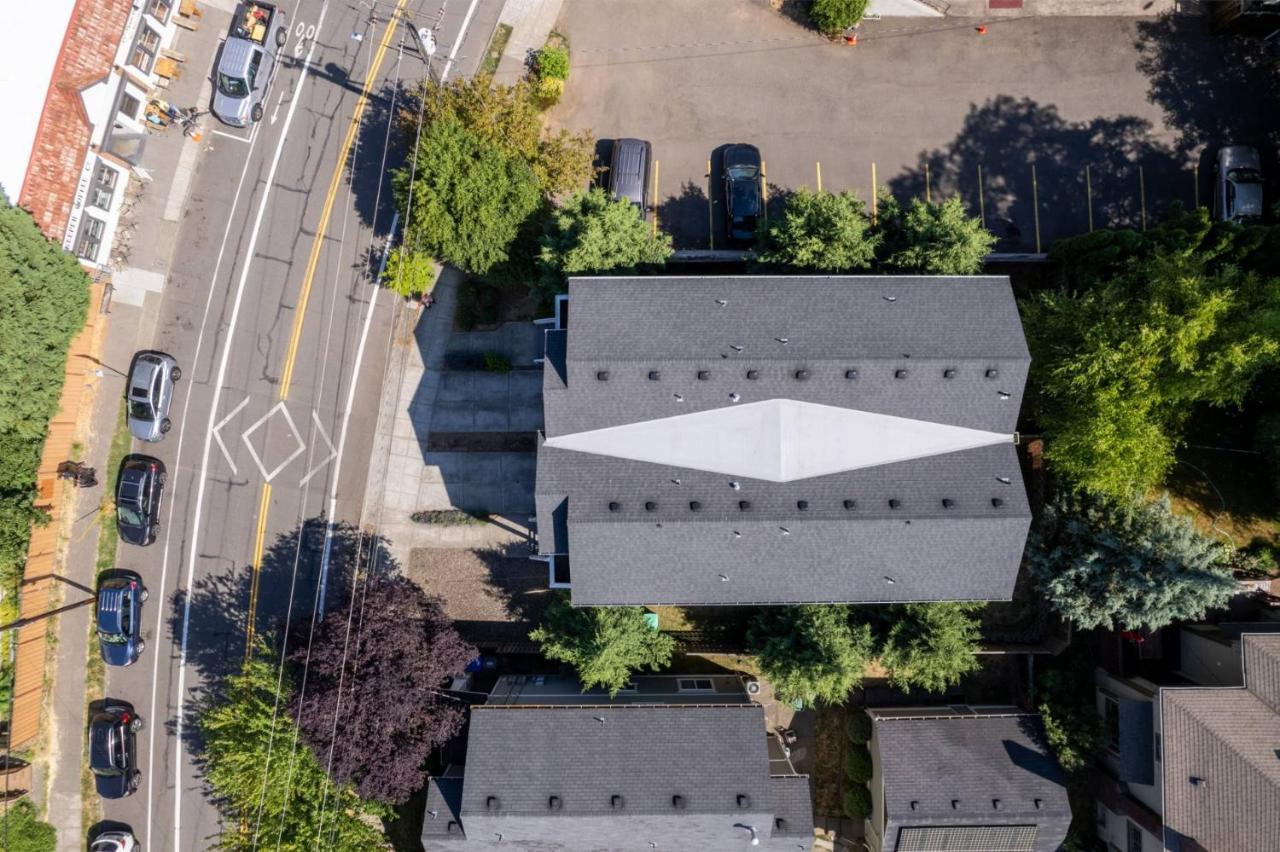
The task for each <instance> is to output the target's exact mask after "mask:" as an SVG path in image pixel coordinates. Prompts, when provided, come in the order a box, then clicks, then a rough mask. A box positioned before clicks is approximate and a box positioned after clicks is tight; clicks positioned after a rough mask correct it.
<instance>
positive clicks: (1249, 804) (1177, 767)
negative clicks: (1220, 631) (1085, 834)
mask: <svg viewBox="0 0 1280 852" xmlns="http://www.w3.org/2000/svg"><path fill="white" fill-rule="evenodd" d="M1243 645H1244V652H1243V653H1244V659H1245V685H1244V687H1242V688H1241V687H1225V688H1187V689H1162V690H1161V691H1160V704H1161V709H1160V712H1161V723H1162V724H1161V727H1162V742H1163V744H1164V745H1163V751H1164V763H1163V775H1164V821H1165V827H1166V832H1168V834H1169V837H1168V838H1167V842H1168V843H1169V844H1170V848H1172V849H1179V848H1184V849H1185V848H1189V847H1188V846H1187V845H1185V844H1183V843H1182V842H1181V841H1182V839H1183V838H1189V839H1191V840H1194V841H1195V843H1196V844H1198V846H1199V847H1203V848H1204V849H1210V850H1218V849H1230V850H1233V852H1271V850H1274V849H1275V848H1276V838H1277V837H1280V758H1278V757H1277V749H1278V748H1280V713H1278V712H1277V710H1278V708H1277V706H1276V703H1275V701H1276V697H1277V695H1280V636H1278V635H1275V634H1266V635H1246V636H1245V637H1244V640H1243Z"/></svg>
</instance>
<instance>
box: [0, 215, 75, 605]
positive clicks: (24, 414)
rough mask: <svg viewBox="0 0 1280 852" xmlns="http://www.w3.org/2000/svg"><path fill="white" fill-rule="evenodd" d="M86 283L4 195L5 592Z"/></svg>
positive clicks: (0, 524)
mask: <svg viewBox="0 0 1280 852" xmlns="http://www.w3.org/2000/svg"><path fill="white" fill-rule="evenodd" d="M88 307H89V280H88V278H87V277H86V276H85V274H84V270H82V269H81V268H80V264H79V263H77V262H76V259H75V258H74V257H72V256H71V255H70V254H68V253H67V252H65V251H63V250H62V248H61V247H60V246H58V245H56V244H54V243H52V242H50V241H49V240H48V239H46V238H45V236H44V234H42V233H40V230H39V228H37V227H36V223H35V221H34V220H33V219H32V218H31V214H30V213H28V212H26V211H25V210H22V209H20V208H17V207H13V206H12V205H10V204H9V203H8V202H7V201H5V200H4V199H3V197H2V196H0V588H3V590H4V595H5V596H6V597H7V596H9V595H12V594H14V590H13V588H12V586H13V583H15V582H16V580H17V577H18V574H19V572H20V571H21V565H22V563H23V561H24V560H25V558H26V551H27V543H28V541H29V540H30V533H31V525H32V523H35V522H39V521H40V520H41V519H42V517H43V515H42V513H40V512H39V511H37V510H36V508H35V494H36V489H35V480H36V469H37V468H38V467H39V466H40V452H41V449H42V448H43V446H44V438H45V434H46V433H47V431H48V426H49V420H50V419H51V418H52V417H53V415H54V414H55V413H56V412H57V410H58V398H59V396H60V395H61V393H62V380H63V373H64V371H65V369H66V362H67V348H68V347H69V346H70V343H71V338H72V337H74V336H75V334H76V332H78V331H79V330H80V329H81V328H82V327H83V326H84V321H85V315H86V313H87V311H88Z"/></svg>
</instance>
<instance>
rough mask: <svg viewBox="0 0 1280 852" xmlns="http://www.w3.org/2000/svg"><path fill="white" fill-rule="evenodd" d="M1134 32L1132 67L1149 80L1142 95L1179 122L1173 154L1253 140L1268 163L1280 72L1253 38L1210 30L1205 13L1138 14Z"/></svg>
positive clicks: (1279, 135)
mask: <svg viewBox="0 0 1280 852" xmlns="http://www.w3.org/2000/svg"><path fill="white" fill-rule="evenodd" d="M1137 31H1138V37H1137V40H1136V41H1135V43H1134V46H1135V47H1136V48H1137V49H1138V51H1139V54H1140V56H1139V59H1138V70H1139V71H1141V72H1142V73H1143V74H1145V75H1147V77H1148V79H1149V81H1150V88H1149V89H1148V92H1147V97H1148V99H1150V100H1151V102H1152V103H1155V104H1157V105H1159V106H1160V107H1161V108H1162V109H1164V111H1165V113H1166V123H1167V124H1168V125H1169V126H1170V127H1173V128H1176V129H1177V131H1178V133H1179V136H1178V140H1177V142H1176V148H1177V150H1178V152H1179V153H1182V154H1184V155H1188V156H1190V155H1192V154H1193V153H1194V152H1195V151H1196V149H1198V148H1200V147H1201V146H1209V147H1215V148H1216V147H1217V146H1220V145H1226V144H1233V143H1234V144H1245V145H1254V146H1256V147H1258V148H1259V149H1260V150H1262V151H1263V152H1264V154H1263V156H1264V157H1267V156H1270V157H1271V158H1272V161H1271V163H1269V165H1272V166H1274V164H1275V161H1274V153H1273V152H1274V151H1275V148H1276V146H1277V144H1280V125H1278V124H1277V123H1276V121H1275V116H1276V115H1277V114H1280V75H1277V74H1276V71H1275V64H1274V60H1273V59H1272V58H1271V57H1270V56H1268V55H1267V51H1266V50H1265V49H1264V48H1263V45H1262V42H1261V41H1260V40H1259V39H1257V38H1253V37H1250V36H1246V35H1215V34H1213V33H1212V32H1211V30H1210V26H1209V21H1208V19H1207V17H1205V16H1199V15H1186V14H1183V15H1172V14H1170V15H1163V16H1161V17H1159V18H1155V19H1152V20H1147V21H1140V22H1139V23H1138V24H1137ZM1264 171H1265V170H1264ZM1271 174H1275V172H1274V170H1272V171H1271Z"/></svg>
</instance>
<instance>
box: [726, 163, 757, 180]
mask: <svg viewBox="0 0 1280 852" xmlns="http://www.w3.org/2000/svg"><path fill="white" fill-rule="evenodd" d="M758 171H759V170H758V169H757V168H756V167H755V166H730V167H729V177H731V178H733V179H735V180H737V179H738V178H753V177H755V176H756V172H758Z"/></svg>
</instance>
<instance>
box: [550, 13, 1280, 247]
mask: <svg viewBox="0 0 1280 852" xmlns="http://www.w3.org/2000/svg"><path fill="white" fill-rule="evenodd" d="M664 4H666V5H669V6H671V7H673V9H674V7H676V6H678V7H679V8H678V13H677V12H675V11H674V10H673V11H670V12H669V13H668V12H663V11H662V10H661V9H654V8H653V7H654V6H655V5H658V6H661V5H664ZM559 29H560V31H561V32H563V33H564V34H565V35H566V36H567V37H568V39H569V42H570V48H571V53H572V70H571V74H570V78H569V84H568V87H567V91H566V95H565V99H564V101H563V102H562V103H561V104H560V105H559V106H558V107H557V108H556V109H555V111H554V112H553V113H552V121H553V123H554V124H557V125H558V126H563V127H568V128H571V129H575V130H583V129H589V130H592V131H593V132H594V133H595V134H596V136H597V137H600V138H605V139H607V138H611V137H621V136H635V137H640V138H643V139H648V140H650V141H651V142H652V143H653V156H654V159H655V160H656V169H655V171H656V174H655V178H656V183H657V192H656V194H655V197H656V198H657V200H658V204H657V207H658V218H659V222H660V223H661V225H662V227H663V228H665V229H666V230H668V231H669V232H671V233H672V235H673V236H674V237H675V241H676V245H677V246H678V247H687V248H706V247H708V246H710V245H711V244H712V242H713V240H714V243H715V246H716V247H719V246H720V244H721V243H722V241H723V230H722V225H721V224H720V221H719V219H718V218H717V217H718V213H719V209H720V207H721V205H722V200H721V199H720V198H719V192H718V190H717V188H716V184H717V183H718V180H711V181H709V179H708V168H709V165H708V164H709V160H710V158H711V156H712V152H713V151H714V150H715V149H716V148H718V147H719V146H722V145H724V144H726V143H732V142H750V143H753V144H755V145H756V146H758V147H759V148H760V150H761V153H762V155H763V158H764V161H765V165H766V170H767V175H768V184H769V190H770V195H771V196H775V197H776V196H779V195H781V194H783V193H785V191H786V190H787V189H789V188H796V187H800V186H808V187H811V188H816V187H818V186H819V185H820V186H821V188H822V189H826V190H832V191H840V190H850V191H853V192H855V193H857V194H858V195H859V196H860V197H861V198H863V199H864V200H867V201H868V202H869V201H870V195H871V187H872V180H873V175H874V179H875V182H876V184H878V185H880V186H882V187H885V186H887V187H889V188H890V190H891V191H892V192H893V193H894V194H895V195H896V196H898V197H899V198H902V199H906V198H910V197H913V196H919V197H926V196H927V197H929V198H931V199H933V200H938V199H940V198H943V197H947V196H949V195H953V194H958V195H959V196H960V197H961V198H962V199H963V200H964V202H965V203H966V205H967V206H968V207H969V208H970V209H971V211H972V212H973V214H974V215H982V216H983V217H984V219H985V220H986V222H987V224H988V226H989V227H990V228H991V229H992V231H993V232H994V233H995V234H996V235H997V237H998V238H999V239H1000V243H999V246H998V248H1000V249H1002V250H1008V251H1034V250H1036V249H1037V248H1038V247H1040V248H1045V247H1047V246H1048V245H1049V243H1050V242H1051V241H1052V240H1053V239H1054V238H1056V237H1059V236H1068V235H1072V234H1077V233H1081V232H1083V231H1086V230H1088V229H1089V228H1090V227H1095V228H1100V227H1107V226H1113V225H1131V226H1134V227H1143V225H1144V224H1150V223H1152V222H1154V221H1156V220H1157V218H1158V216H1159V215H1160V211H1161V210H1162V209H1164V208H1165V207H1166V206H1167V205H1168V204H1169V203H1170V202H1173V201H1179V202H1182V203H1183V204H1186V205H1188V206H1190V205H1192V204H1195V203H1196V202H1197V201H1198V202H1199V203H1201V204H1204V205H1208V204H1209V203H1210V195H1209V187H1210V183H1211V180H1210V172H1211V162H1212V160H1211V159H1210V158H1211V156H1212V153H1213V151H1214V149H1216V147H1217V146H1218V145H1220V144H1222V143H1224V142H1230V141H1236V142H1244V143H1246V144H1254V145H1258V146H1259V147H1263V148H1264V151H1265V150H1267V145H1266V143H1267V142H1268V141H1269V140H1268V139H1267V138H1266V137H1265V133H1266V132H1267V128H1266V127H1265V126H1264V125H1263V121H1264V117H1263V116H1264V115H1265V113H1266V112H1267V111H1268V110H1267V109H1260V105H1263V104H1270V105H1272V106H1274V105H1275V104H1276V103H1277V102H1278V101H1280V99H1278V98H1277V96H1276V91H1275V84H1274V82H1273V81H1274V78H1275V75H1274V74H1266V73H1265V70H1264V69H1263V68H1262V67H1261V66H1260V64H1259V63H1258V62H1257V61H1256V60H1255V59H1254V58H1253V57H1252V56H1251V55H1248V54H1245V53H1242V51H1244V50H1246V49H1247V48H1245V47H1242V46H1241V45H1239V44H1238V43H1236V42H1235V41H1233V40H1230V39H1221V38H1213V37H1211V36H1210V35H1209V34H1208V32H1207V26H1206V25H1205V23H1204V22H1203V21H1201V20H1200V19H1198V18H1192V17H1178V18H1169V19H1156V18H1145V19H1142V18H1140V19H1130V18H1034V17H1027V18H1011V19H1001V20H997V21H993V22H990V23H989V26H988V31H987V33H986V34H985V35H981V34H979V33H977V31H976V30H975V28H974V26H973V22H972V21H969V20H968V19H933V20H929V21H925V22H912V21H909V20H907V19H894V20H890V19H885V20H883V21H875V22H868V23H866V24H864V26H863V27H862V29H861V32H860V35H859V39H858V44H857V45H856V46H853V47H850V46H846V45H843V44H832V43H829V42H827V41H825V40H823V39H821V38H819V37H818V36H816V35H814V34H813V33H812V32H810V31H809V30H807V29H805V28H804V27H801V26H800V25H798V24H796V23H795V22H793V21H791V20H790V19H788V18H786V17H783V16H782V15H779V14H778V13H775V12H773V11H772V10H771V9H770V8H769V5H768V4H767V3H766V2H764V1H763V0H757V2H741V0H704V2H700V3H696V4H693V3H687V2H681V0H654V2H653V3H648V4H636V3H629V2H625V0H568V2H566V4H565V7H564V11H563V12H562V14H561V18H560V23H559ZM1211 88H1217V89H1220V91H1207V89H1211ZM1270 147H1271V148H1272V149H1274V146H1270ZM1264 156H1270V155H1269V154H1264ZM712 171H715V169H714V167H712ZM1264 171H1269V172H1270V173H1271V174H1275V164H1274V162H1271V161H1270V160H1268V161H1266V162H1264ZM709 192H710V202H711V205H710V207H711V209H710V210H709V204H708V193H709Z"/></svg>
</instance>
